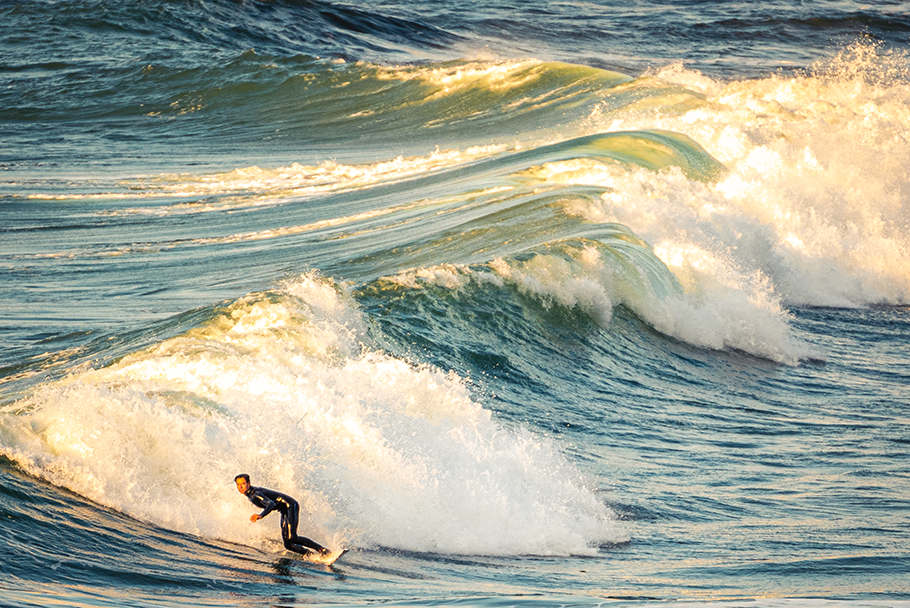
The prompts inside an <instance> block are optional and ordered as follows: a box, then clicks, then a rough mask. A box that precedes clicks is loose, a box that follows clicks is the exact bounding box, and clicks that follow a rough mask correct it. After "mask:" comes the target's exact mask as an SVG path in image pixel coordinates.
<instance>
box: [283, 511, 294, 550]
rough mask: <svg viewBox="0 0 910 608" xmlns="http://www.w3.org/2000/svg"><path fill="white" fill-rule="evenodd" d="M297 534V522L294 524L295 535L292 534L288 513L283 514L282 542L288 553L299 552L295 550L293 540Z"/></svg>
mask: <svg viewBox="0 0 910 608" xmlns="http://www.w3.org/2000/svg"><path fill="white" fill-rule="evenodd" d="M296 533H297V522H296V521H295V522H294V533H293V534H292V533H291V520H290V518H289V517H288V513H287V511H282V512H281V540H282V542H284V548H285V549H287V550H288V551H297V549H295V548H294V543H293V542H292V539H293V538H294V536H296Z"/></svg>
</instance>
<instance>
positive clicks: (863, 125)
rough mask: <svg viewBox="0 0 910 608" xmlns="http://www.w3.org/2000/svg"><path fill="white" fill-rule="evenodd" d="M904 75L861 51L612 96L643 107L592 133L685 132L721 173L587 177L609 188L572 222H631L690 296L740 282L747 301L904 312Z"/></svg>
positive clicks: (908, 265) (909, 143)
mask: <svg viewBox="0 0 910 608" xmlns="http://www.w3.org/2000/svg"><path fill="white" fill-rule="evenodd" d="M908 65H910V61H908V58H907V56H906V55H905V54H901V53H896V52H895V53H882V52H879V49H877V48H875V47H874V46H870V45H869V44H868V43H857V44H855V45H854V46H852V47H850V48H848V49H846V50H845V51H843V52H842V53H840V54H839V55H838V56H837V57H835V58H834V59H831V60H828V61H825V62H820V63H819V64H817V65H816V66H814V67H813V69H811V70H808V71H806V72H804V73H802V74H797V75H792V76H784V75H774V76H770V77H766V78H762V79H756V80H737V81H732V82H728V83H723V82H718V81H715V80H713V79H711V78H708V77H706V76H704V75H702V74H700V73H698V72H694V71H691V70H686V69H684V68H683V67H681V66H679V65H675V66H671V67H668V68H665V69H663V70H660V71H658V72H656V73H654V74H651V75H646V76H644V77H642V78H640V79H639V80H637V81H635V82H634V83H629V84H627V85H624V87H625V88H623V87H620V90H618V91H617V92H616V93H615V95H617V96H619V95H622V94H623V93H624V92H631V91H633V90H634V91H635V94H636V95H637V96H638V97H640V98H641V99H640V100H639V101H637V102H636V103H633V104H631V105H623V106H622V107H616V106H612V105H609V104H606V103H605V104H603V105H602V106H601V107H600V108H599V109H598V110H596V111H595V112H594V113H593V114H592V118H591V121H592V122H591V125H590V128H592V129H598V130H603V129H605V128H606V129H607V130H611V131H612V130H626V129H635V128H652V129H653V128H655V127H658V128H664V129H669V130H671V131H675V132H679V133H685V134H687V135H688V136H689V137H692V138H693V139H694V140H696V141H697V142H699V143H700V144H701V145H702V146H704V147H705V148H706V149H707V150H708V151H709V152H710V153H711V155H712V156H714V157H715V158H717V159H718V160H719V161H721V162H722V163H724V165H725V166H726V169H727V170H726V173H725V175H723V176H722V177H720V178H719V179H717V180H716V181H715V182H712V183H700V182H693V181H690V180H685V179H681V178H680V177H679V176H678V175H675V174H674V171H672V170H669V171H661V172H658V173H653V172H644V171H639V170H634V171H616V170H612V171H609V172H608V173H609V174H608V175H595V174H591V175H590V179H589V180H587V183H596V184H599V185H603V186H608V187H609V188H610V190H609V192H607V193H605V194H604V195H603V197H602V200H601V201H599V202H597V203H596V204H593V205H591V206H590V207H589V209H587V210H585V211H582V213H584V214H585V216H586V217H589V218H591V219H596V220H599V221H604V220H607V221H619V222H622V223H624V224H626V225H628V226H629V227H630V228H631V229H632V230H633V231H635V233H636V234H638V235H639V236H641V237H642V238H644V239H645V240H646V241H648V242H649V243H651V244H652V245H653V246H654V247H655V250H656V251H657V252H658V254H659V255H661V257H662V259H664V261H665V262H667V263H668V264H669V265H670V267H671V268H673V269H674V271H675V272H677V274H678V275H679V276H680V278H681V280H683V282H684V283H687V284H688V286H689V287H690V288H691V289H696V290H705V289H710V287H709V286H708V283H710V282H714V283H724V284H726V285H730V280H728V279H729V278H731V277H733V276H734V275H736V276H738V277H739V278H738V279H735V281H736V282H738V283H739V284H740V287H739V288H740V289H743V290H744V293H746V294H748V297H749V298H750V299H753V300H765V301H771V300H775V299H776V300H778V301H779V302H782V303H786V304H791V305H792V304H796V305H802V304H807V305H815V306H863V305H870V304H897V305H902V304H907V303H908V301H910V300H908V293H910V224H908V223H907V219H906V218H907V217H908V213H907V210H906V206H907V203H906V200H907V192H908V184H910V177H908V173H907V168H906V166H905V165H906V162H905V159H906V158H908V157H910V139H908V137H907V133H908V127H910V111H908V107H910V106H908V100H910V77H908V73H910V70H908ZM599 171H601V172H602V170H599ZM709 265H710V266H713V267H714V268H713V269H709V268H708V267H707V266H709ZM702 272H705V273H707V276H706V275H704V274H702V278H703V279H705V280H701V279H697V278H696V275H699V273H702ZM724 277H727V279H725V278H724Z"/></svg>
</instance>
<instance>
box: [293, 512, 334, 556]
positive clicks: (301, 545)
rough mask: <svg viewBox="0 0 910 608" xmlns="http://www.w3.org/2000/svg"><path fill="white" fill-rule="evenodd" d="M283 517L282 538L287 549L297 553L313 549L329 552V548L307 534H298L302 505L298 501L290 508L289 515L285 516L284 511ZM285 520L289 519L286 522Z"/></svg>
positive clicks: (319, 551) (318, 551)
mask: <svg viewBox="0 0 910 608" xmlns="http://www.w3.org/2000/svg"><path fill="white" fill-rule="evenodd" d="M281 517H282V520H281V538H282V540H284V546H285V548H286V549H288V550H290V551H296V552H297V553H310V552H311V551H316V552H317V553H328V551H329V550H328V549H326V548H325V547H323V546H322V545H320V544H319V543H317V542H315V541H312V540H310V539H309V538H307V537H306V536H297V522H298V521H299V520H300V505H298V504H297V503H296V502H295V503H293V504H292V505H291V506H290V508H288V512H287V517H285V515H284V514H283V513H282V515H281ZM285 520H287V521H286V522H285ZM285 530H287V536H285Z"/></svg>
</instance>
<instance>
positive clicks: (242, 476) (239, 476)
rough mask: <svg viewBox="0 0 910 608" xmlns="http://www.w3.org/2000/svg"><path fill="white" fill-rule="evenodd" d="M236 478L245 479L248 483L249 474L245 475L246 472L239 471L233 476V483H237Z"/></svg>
mask: <svg viewBox="0 0 910 608" xmlns="http://www.w3.org/2000/svg"><path fill="white" fill-rule="evenodd" d="M238 479H246V482H247V483H250V476H249V475H247V474H246V473H241V474H240V475H237V476H236V477H235V478H234V483H237V480H238Z"/></svg>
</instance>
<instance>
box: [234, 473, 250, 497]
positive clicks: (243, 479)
mask: <svg viewBox="0 0 910 608" xmlns="http://www.w3.org/2000/svg"><path fill="white" fill-rule="evenodd" d="M234 483H236V484H237V491H238V492H240V493H241V494H246V492H247V490H249V489H250V476H249V475H247V474H246V473H241V474H240V475H238V476H237V477H235V478H234Z"/></svg>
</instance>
